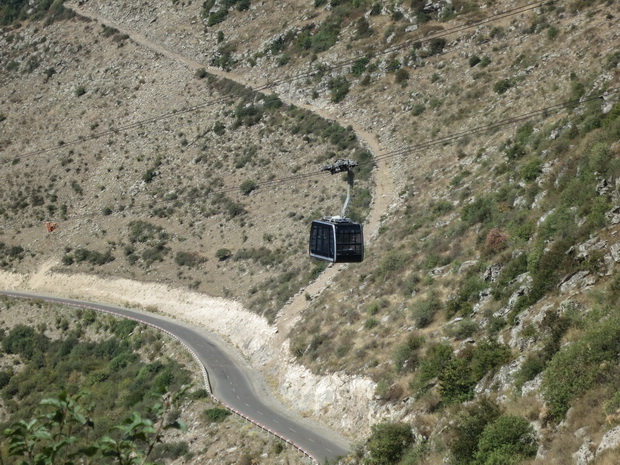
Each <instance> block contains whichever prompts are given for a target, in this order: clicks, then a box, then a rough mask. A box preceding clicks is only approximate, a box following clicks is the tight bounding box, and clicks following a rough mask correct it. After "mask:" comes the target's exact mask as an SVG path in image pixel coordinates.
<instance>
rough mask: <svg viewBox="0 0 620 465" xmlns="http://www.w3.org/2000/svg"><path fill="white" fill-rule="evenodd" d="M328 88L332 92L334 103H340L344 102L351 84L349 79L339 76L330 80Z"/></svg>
mask: <svg viewBox="0 0 620 465" xmlns="http://www.w3.org/2000/svg"><path fill="white" fill-rule="evenodd" d="M327 88H328V89H329V90H330V91H331V98H332V102H333V103H338V102H341V101H342V100H344V98H345V97H346V96H347V94H348V93H349V88H350V84H349V81H348V80H347V78H345V77H344V76H339V77H336V78H332V79H330V81H329V82H328V83H327Z"/></svg>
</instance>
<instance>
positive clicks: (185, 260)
mask: <svg viewBox="0 0 620 465" xmlns="http://www.w3.org/2000/svg"><path fill="white" fill-rule="evenodd" d="M174 261H175V262H176V264H177V265H179V266H187V267H188V268H194V267H196V266H198V265H200V264H201V263H204V262H205V261H206V258H204V257H202V256H200V255H199V254H198V253H196V252H177V253H176V255H175V257H174Z"/></svg>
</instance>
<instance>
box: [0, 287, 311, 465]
mask: <svg viewBox="0 0 620 465" xmlns="http://www.w3.org/2000/svg"><path fill="white" fill-rule="evenodd" d="M0 294H2V295H6V296H9V297H13V298H18V299H28V300H42V301H43V302H49V303H55V304H62V305H66V306H68V307H75V308H85V309H89V310H93V311H95V312H100V313H107V314H109V315H114V316H116V317H119V318H125V319H127V320H133V321H136V322H138V323H140V324H144V325H147V326H150V327H151V328H154V329H156V330H158V331H161V332H162V333H164V334H166V335H168V336H170V337H171V338H173V339H174V340H176V341H178V342H179V343H180V344H181V345H182V346H183V347H184V348H185V350H187V351H188V352H189V353H190V354H191V356H192V357H193V359H194V361H195V362H196V363H197V364H198V366H199V367H200V369H201V372H202V377H203V380H204V385H205V388H206V390H207V392H208V393H209V395H210V396H211V398H212V399H214V400H215V401H216V402H218V403H219V404H221V405H223V406H224V407H226V409H228V410H229V411H231V412H232V413H234V414H235V415H237V416H239V417H241V418H243V419H244V420H245V421H247V422H249V423H252V424H253V425H255V426H258V427H259V428H260V429H262V430H263V431H265V432H267V433H269V434H271V435H272V436H275V437H276V438H278V439H280V440H281V441H284V442H285V443H287V444H288V445H289V446H291V447H293V448H294V449H297V450H298V451H299V452H301V453H302V454H304V455H305V456H306V457H308V458H309V459H311V460H312V461H313V462H315V463H317V464H318V463H320V462H319V460H318V459H317V458H316V457H314V456H313V455H312V454H311V453H310V452H308V451H306V450H305V449H304V448H302V447H301V446H299V445H297V444H295V443H294V442H293V441H291V440H289V439H287V438H286V437H284V436H283V435H281V434H280V433H278V432H276V431H273V430H272V429H270V428H268V427H266V426H264V425H262V424H261V423H259V422H258V421H257V420H254V419H253V418H250V417H248V416H247V415H245V414H243V413H241V412H240V411H238V410H236V409H234V408H233V407H231V406H230V405H228V404H226V403H225V402H223V401H222V400H220V399H218V398H217V397H216V396H215V394H214V393H213V388H212V386H211V380H210V379H209V372H208V371H207V368H206V366H205V365H204V363H202V361H201V360H200V358H199V357H198V355H197V354H196V352H194V350H193V349H192V348H191V347H190V346H188V345H187V344H186V343H185V342H184V341H183V340H181V339H180V338H179V337H177V336H176V335H175V334H173V333H171V332H170V331H168V330H167V329H164V328H162V327H160V326H157V325H156V324H154V323H150V322H148V321H144V320H141V319H140V318H138V317H132V316H128V315H123V314H122V313H118V312H115V311H114V310H110V309H106V308H102V307H99V306H97V305H94V304H89V303H86V302H79V301H76V300H70V299H62V298H57V299H52V298H50V299H46V298H45V297H40V296H28V295H25V294H18V293H12V292H10V291H0Z"/></svg>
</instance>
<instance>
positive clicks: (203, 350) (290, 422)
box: [0, 290, 349, 463]
mask: <svg viewBox="0 0 620 465" xmlns="http://www.w3.org/2000/svg"><path fill="white" fill-rule="evenodd" d="M0 294H2V295H6V296H11V297H17V298H26V299H40V300H44V301H46V302H53V303H58V304H63V305H68V306H72V307H80V308H90V309H93V310H97V311H100V312H106V313H111V314H114V315H118V316H121V317H125V318H130V319H133V320H136V321H140V322H143V323H146V324H148V325H151V326H154V327H156V328H159V329H161V330H163V331H164V332H167V333H169V334H170V335H172V336H174V337H176V338H177V339H178V340H180V341H181V342H182V343H183V344H185V345H186V346H187V347H188V348H189V349H190V350H191V351H192V352H193V355H194V356H195V357H196V358H197V359H198V360H199V362H200V363H201V364H202V366H203V367H205V368H206V370H207V373H208V376H207V378H208V379H206V380H205V381H206V382H207V384H208V386H207V387H208V388H210V390H211V392H212V394H213V396H214V397H215V398H216V399H218V400H220V401H221V402H222V403H224V404H225V405H226V406H227V407H229V408H230V409H231V410H232V411H234V412H235V413H237V414H239V415H241V416H242V417H244V418H246V419H248V420H249V421H251V422H253V423H255V424H257V425H258V426H260V427H262V428H263V429H265V430H267V431H269V432H271V433H272V434H275V435H276V436H278V437H280V438H281V439H283V440H285V441H287V442H288V443H290V444H291V445H293V446H294V447H296V448H298V449H299V450H301V451H302V452H303V453H305V454H306V455H308V456H309V457H310V458H312V459H313V460H314V461H316V462H321V463H322V462H325V461H327V460H333V459H335V458H337V457H339V456H343V455H346V454H347V453H348V451H349V450H348V445H347V444H345V443H344V442H343V441H339V440H337V438H336V437H335V435H334V434H333V433H331V434H330V433H329V432H327V431H325V432H324V433H323V434H320V433H318V432H316V431H315V430H314V429H310V428H309V427H308V426H307V425H305V424H304V423H303V422H302V421H301V420H296V419H295V417H294V415H292V414H290V415H289V414H287V413H284V412H283V411H282V409H281V408H280V409H278V410H276V409H275V408H274V407H272V406H269V405H268V404H267V403H266V402H265V400H263V398H264V395H263V396H261V395H259V394H260V393H259V392H257V391H258V390H259V387H258V385H257V383H256V382H255V381H252V376H251V374H250V373H249V371H248V370H250V369H251V368H250V367H248V366H247V365H246V366H242V365H243V363H242V362H241V361H240V360H238V359H236V358H235V357H234V356H233V355H232V354H231V353H230V352H229V350H227V349H226V348H225V347H224V346H223V344H222V343H221V342H219V341H217V338H216V337H215V336H209V335H208V333H207V332H206V331H204V330H201V329H198V328H195V327H192V326H190V325H188V324H185V323H181V322H178V321H173V320H171V319H169V318H166V317H163V316H161V315H156V314H151V313H145V312H141V311H138V310H131V309H127V308H121V307H114V306H110V305H103V304H96V303H91V302H84V301H79V300H71V299H64V298H59V297H51V296H44V295H39V294H30V293H24V292H14V291H1V290H0ZM327 435H330V436H329V437H328V436H327Z"/></svg>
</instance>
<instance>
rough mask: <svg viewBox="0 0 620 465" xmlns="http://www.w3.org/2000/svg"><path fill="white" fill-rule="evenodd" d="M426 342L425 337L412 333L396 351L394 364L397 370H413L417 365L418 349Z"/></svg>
mask: <svg viewBox="0 0 620 465" xmlns="http://www.w3.org/2000/svg"><path fill="white" fill-rule="evenodd" d="M422 344H424V337H423V336H418V335H416V334H412V335H410V336H409V338H407V341H405V342H404V343H403V344H400V345H399V346H398V347H396V351H395V353H394V365H395V367H396V371H397V372H399V373H400V372H401V371H411V370H414V369H415V368H416V367H417V364H418V354H417V351H418V349H419V348H420V347H422Z"/></svg>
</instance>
